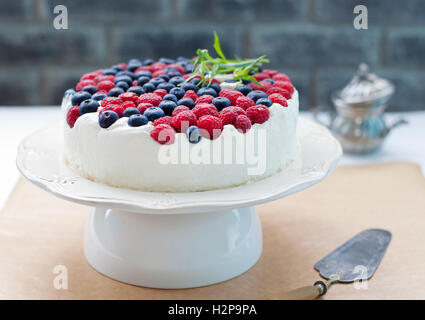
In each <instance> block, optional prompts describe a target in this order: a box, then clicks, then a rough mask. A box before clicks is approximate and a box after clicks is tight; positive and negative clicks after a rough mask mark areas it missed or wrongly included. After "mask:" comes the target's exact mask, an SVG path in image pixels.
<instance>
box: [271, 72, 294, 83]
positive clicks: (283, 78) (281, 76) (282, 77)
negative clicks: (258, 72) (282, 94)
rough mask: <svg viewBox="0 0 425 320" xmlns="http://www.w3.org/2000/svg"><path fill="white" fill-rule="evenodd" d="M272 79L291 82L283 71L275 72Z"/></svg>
mask: <svg viewBox="0 0 425 320" xmlns="http://www.w3.org/2000/svg"><path fill="white" fill-rule="evenodd" d="M272 79H273V80H274V81H287V82H291V79H289V77H288V76H287V75H286V74H284V73H277V74H275V75H274V76H273V77H272Z"/></svg>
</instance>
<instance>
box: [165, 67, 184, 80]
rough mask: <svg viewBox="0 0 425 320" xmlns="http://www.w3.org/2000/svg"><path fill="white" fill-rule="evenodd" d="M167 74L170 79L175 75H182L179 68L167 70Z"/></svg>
mask: <svg viewBox="0 0 425 320" xmlns="http://www.w3.org/2000/svg"><path fill="white" fill-rule="evenodd" d="M171 69H174V68H171ZM167 75H168V77H169V78H170V79H171V78H174V77H181V73H180V71H178V70H177V69H175V70H170V71H167Z"/></svg>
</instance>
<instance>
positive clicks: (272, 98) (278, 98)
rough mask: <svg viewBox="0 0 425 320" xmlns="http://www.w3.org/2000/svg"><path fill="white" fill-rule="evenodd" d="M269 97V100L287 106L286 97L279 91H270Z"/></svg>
mask: <svg viewBox="0 0 425 320" xmlns="http://www.w3.org/2000/svg"><path fill="white" fill-rule="evenodd" d="M269 99H270V101H271V102H273V103H279V104H280V105H281V106H284V107H287V106H288V101H286V99H285V98H284V97H283V96H282V95H280V94H279V93H272V94H271V95H269Z"/></svg>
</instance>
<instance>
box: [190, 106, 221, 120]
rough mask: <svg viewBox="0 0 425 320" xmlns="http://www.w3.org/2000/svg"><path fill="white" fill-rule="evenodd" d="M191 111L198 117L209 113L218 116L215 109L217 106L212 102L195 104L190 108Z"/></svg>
mask: <svg viewBox="0 0 425 320" xmlns="http://www.w3.org/2000/svg"><path fill="white" fill-rule="evenodd" d="M192 111H193V113H194V114H195V115H196V117H197V118H198V119H199V118H200V117H202V116H205V115H210V116H214V117H219V116H220V114H219V113H218V111H217V108H216V107H215V106H214V105H213V104H209V103H201V104H198V105H196V106H195V108H193V109H192Z"/></svg>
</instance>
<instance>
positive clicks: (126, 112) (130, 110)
mask: <svg viewBox="0 0 425 320" xmlns="http://www.w3.org/2000/svg"><path fill="white" fill-rule="evenodd" d="M133 114H140V111H139V110H138V109H137V108H134V107H129V108H126V109H125V110H124V112H123V113H122V116H123V117H130V116H132V115H133Z"/></svg>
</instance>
